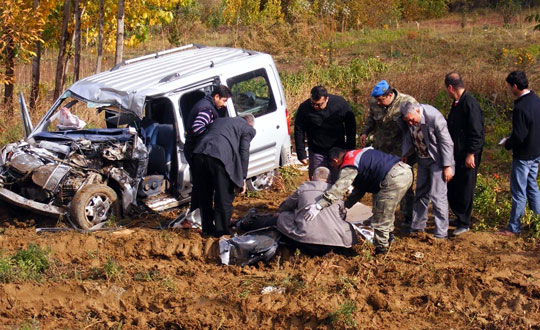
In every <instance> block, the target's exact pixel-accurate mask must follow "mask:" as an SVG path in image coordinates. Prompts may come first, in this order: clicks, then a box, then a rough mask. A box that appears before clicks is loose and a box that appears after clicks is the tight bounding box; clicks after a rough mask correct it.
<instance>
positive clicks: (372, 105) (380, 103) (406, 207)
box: [360, 80, 418, 225]
mask: <svg viewBox="0 0 540 330" xmlns="http://www.w3.org/2000/svg"><path fill="white" fill-rule="evenodd" d="M406 102H413V103H418V102H417V101H416V100H415V99H414V97H412V96H410V95H407V94H403V93H400V92H399V91H398V90H397V89H395V88H391V87H390V85H389V84H388V82H387V81H386V80H381V81H380V82H378V83H377V84H376V85H375V87H374V88H373V90H372V91H371V97H370V99H369V114H368V117H367V119H366V122H365V124H364V127H363V128H362V130H361V133H360V134H361V136H360V145H361V146H362V147H364V146H365V144H366V140H367V136H368V135H369V134H373V136H374V141H373V147H374V148H375V149H377V150H380V151H383V152H385V153H389V154H392V155H396V156H398V157H401V144H402V131H401V127H400V122H401V120H402V119H401V113H400V111H399V108H400V107H401V105H402V104H405V103H406ZM415 161H416V159H408V162H407V163H408V164H409V165H411V166H412V165H413V164H414V163H415ZM413 204H414V192H413V189H412V188H410V189H409V190H408V191H407V193H406V194H405V197H404V198H403V200H402V201H401V206H400V208H401V214H402V216H403V218H404V219H405V223H406V224H407V225H410V223H411V221H412V210H413Z"/></svg>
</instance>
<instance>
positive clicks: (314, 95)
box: [311, 86, 328, 101]
mask: <svg viewBox="0 0 540 330" xmlns="http://www.w3.org/2000/svg"><path fill="white" fill-rule="evenodd" d="M321 97H324V98H327V97H328V91H327V90H326V88H324V86H315V87H313V88H312V89H311V99H312V100H315V101H318V100H320V99H321Z"/></svg>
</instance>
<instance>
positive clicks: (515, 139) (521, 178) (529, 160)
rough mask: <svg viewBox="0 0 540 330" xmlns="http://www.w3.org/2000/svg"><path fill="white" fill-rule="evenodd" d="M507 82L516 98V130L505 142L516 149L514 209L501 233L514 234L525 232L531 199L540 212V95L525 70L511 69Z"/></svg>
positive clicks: (512, 186) (512, 181)
mask: <svg viewBox="0 0 540 330" xmlns="http://www.w3.org/2000/svg"><path fill="white" fill-rule="evenodd" d="M506 85H507V86H508V89H509V90H510V92H511V93H512V95H514V97H515V98H516V100H515V101H514V111H513V112H512V134H511V135H510V137H509V138H508V139H507V140H506V141H502V143H501V144H503V145H504V147H505V148H506V149H508V150H512V152H513V160H512V172H511V174H510V194H511V195H512V210H511V211H510V222H509V223H508V226H507V227H506V230H504V231H501V232H499V233H500V234H502V235H506V236H512V235H516V234H519V233H520V232H521V216H522V215H523V213H525V204H526V203H527V200H528V201H529V207H530V208H531V210H532V211H533V212H534V214H535V215H538V214H540V192H539V190H538V182H537V181H536V180H537V177H538V163H539V162H540V98H539V97H538V96H537V95H536V94H535V93H534V92H533V91H531V90H530V89H529V81H528V79H527V76H526V75H525V72H522V71H513V72H511V73H510V74H509V75H508V77H506Z"/></svg>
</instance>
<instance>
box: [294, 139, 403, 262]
mask: <svg viewBox="0 0 540 330" xmlns="http://www.w3.org/2000/svg"><path fill="white" fill-rule="evenodd" d="M329 157H330V164H331V166H332V167H334V168H339V169H340V171H339V178H338V179H337V181H336V183H334V185H333V186H332V187H331V188H330V189H328V190H327V191H326V192H324V194H323V195H322V198H320V199H319V200H318V201H317V202H316V203H314V204H310V205H308V206H307V207H306V208H305V209H306V211H307V212H306V214H305V216H304V217H305V219H306V220H307V221H313V220H314V219H316V218H317V216H318V215H319V212H321V210H324V209H325V208H327V207H330V206H332V205H333V204H335V203H338V202H339V201H341V199H342V198H343V196H344V194H345V192H346V191H347V189H349V187H350V186H351V185H352V186H353V187H354V190H353V191H352V193H351V194H350V195H349V197H347V200H346V201H345V207H347V208H351V207H352V206H353V205H354V204H356V202H358V201H359V200H360V199H361V198H362V197H363V196H364V194H365V193H366V192H370V193H373V217H372V218H371V225H372V227H373V229H374V231H375V236H374V238H373V244H374V245H375V254H376V255H378V254H384V253H386V252H387V250H388V246H389V244H390V243H391V241H392V231H393V230H394V220H395V212H396V207H397V205H398V204H399V202H400V201H401V199H402V198H403V196H404V195H405V192H407V189H409V187H410V186H411V184H412V180H413V175H412V171H411V167H410V166H409V165H407V164H405V163H404V162H402V161H400V160H399V157H397V156H395V155H390V154H387V153H384V152H382V151H378V150H375V149H373V148H371V147H369V148H364V149H358V150H351V151H346V150H344V149H341V148H332V149H331V150H330V152H329Z"/></svg>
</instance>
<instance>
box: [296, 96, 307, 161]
mask: <svg viewBox="0 0 540 330" xmlns="http://www.w3.org/2000/svg"><path fill="white" fill-rule="evenodd" d="M305 120H306V119H305V115H304V110H303V107H302V105H300V107H299V108H298V110H297V111H296V119H295V120H294V145H295V148H296V156H297V157H298V160H304V159H306V158H307V155H306V146H305V144H304V140H305V138H306V122H305Z"/></svg>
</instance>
